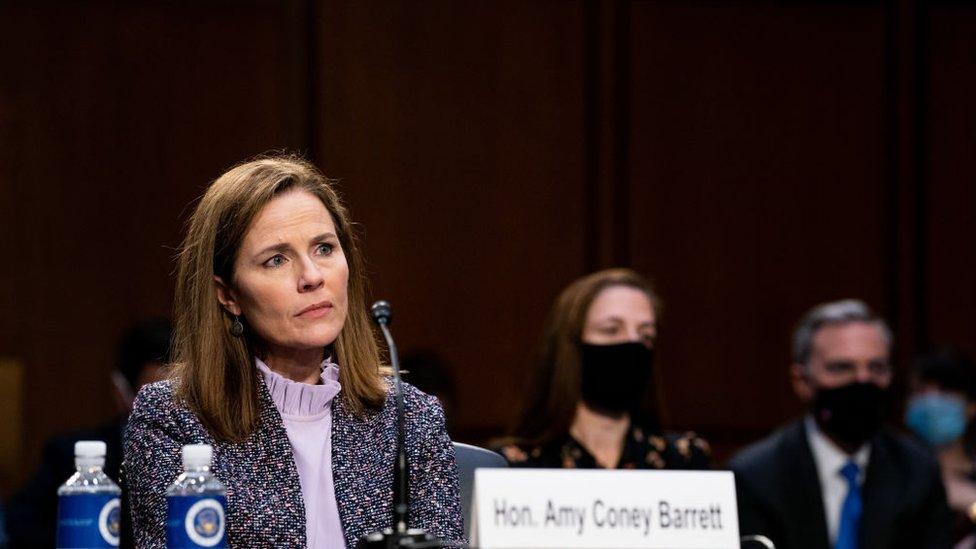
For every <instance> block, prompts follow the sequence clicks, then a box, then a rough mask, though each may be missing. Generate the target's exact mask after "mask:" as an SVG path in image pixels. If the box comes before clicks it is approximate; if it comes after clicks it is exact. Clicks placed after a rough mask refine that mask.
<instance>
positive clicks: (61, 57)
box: [0, 2, 306, 490]
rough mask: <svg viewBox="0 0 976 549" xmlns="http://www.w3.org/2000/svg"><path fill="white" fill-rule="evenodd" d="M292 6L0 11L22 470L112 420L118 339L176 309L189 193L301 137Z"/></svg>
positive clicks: (9, 321) (0, 329)
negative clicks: (48, 446)
mask: <svg viewBox="0 0 976 549" xmlns="http://www.w3.org/2000/svg"><path fill="white" fill-rule="evenodd" d="M295 7H296V4H294V3H292V4H289V3H277V2H248V3H239V4H235V7H234V9H233V10H228V9H227V6H226V5H217V4H205V5H196V4H194V5H192V6H191V5H189V4H174V5H170V4H162V3H157V2H134V3H108V2H97V3H95V2H91V3H70V4H62V3H40V2H39V3H28V4H22V5H12V6H11V5H8V6H4V7H3V8H2V10H0V12H2V13H0V35H2V36H3V38H2V40H3V41H4V47H2V48H0V50H2V51H0V67H2V71H3V74H4V75H5V77H4V78H3V79H2V80H0V143H2V144H3V146H2V147H0V150H2V152H0V155H2V157H0V158H2V162H0V182H2V185H0V208H2V210H0V212H2V214H3V221H2V223H3V225H2V230H0V233H2V234H3V236H2V238H3V244H4V250H5V251H6V253H8V254H11V256H8V261H5V262H4V266H3V267H2V269H0V287H2V288H3V290H0V292H2V293H0V311H2V314H0V354H3V355H5V356H11V357H13V358H16V359H18V360H20V361H21V362H22V363H23V364H24V366H25V371H26V372H27V375H26V386H25V392H26V400H25V406H24V417H25V421H26V424H25V430H24V432H25V433H27V434H28V440H27V448H26V449H27V453H26V456H25V458H26V459H25V464H26V465H27V467H28V468H32V463H33V462H34V460H35V459H36V457H37V456H38V453H39V450H40V445H41V443H42V442H43V441H44V439H45V438H46V437H47V436H49V435H50V434H52V433H53V432H56V431H60V430H63V429H66V428H77V427H79V426H83V425H91V424H93V423H95V422H97V421H99V420H101V419H104V418H107V417H110V416H111V415H112V414H113V413H114V407H113V403H112V400H111V398H110V393H109V382H108V375H107V374H108V372H109V370H110V369H111V368H112V367H113V365H114V360H115V345H116V340H117V338H118V337H119V335H120V334H121V333H122V331H123V330H124V328H125V327H126V326H127V325H128V324H129V323H130V322H132V321H135V320H137V319H140V318H144V317H146V316H151V315H168V314H169V313H170V309H171V304H170V303H171V299H172V277H171V273H172V271H173V261H172V257H173V254H174V251H175V247H176V246H177V244H178V243H179V238H180V232H181V230H180V229H181V223H182V221H183V220H184V219H185V215H186V214H187V213H188V209H187V204H188V203H190V201H191V200H192V199H194V198H195V197H196V196H197V195H198V194H199V193H200V192H201V191H202V189H203V188H204V186H205V185H206V183H207V182H208V180H210V179H212V178H213V177H215V176H216V175H218V174H219V173H220V172H221V171H222V170H223V169H224V168H226V167H228V166H229V165H230V164H232V163H235V162H237V161H239V160H241V159H244V158H247V157H249V156H251V155H254V154H256V153H260V152H262V151H265V150H268V149H272V148H280V147H290V148H298V147H300V146H301V145H302V143H303V140H304V132H305V130H304V124H305V121H304V119H303V112H304V109H305V106H306V101H305V100H304V99H303V97H304V96H305V95H304V94H305V90H306V86H305V83H304V78H305V65H304V64H297V65H296V61H295V60H296V59H297V60H300V59H302V52H300V51H296V43H295V41H294V39H293V38H292V35H294V34H295V33H296V30H297V31H298V32H299V36H301V34H300V33H301V31H302V30H303V29H304V27H303V26H302V25H300V24H296V23H297V22H298V21H299V19H298V18H297V15H299V13H298V12H296V9H295ZM299 7H300V6H299ZM296 27H297V29H296ZM298 45H300V44H298ZM8 245H9V247H7V246H8ZM0 488H2V489H4V490H7V489H9V488H10V487H9V486H4V487H0Z"/></svg>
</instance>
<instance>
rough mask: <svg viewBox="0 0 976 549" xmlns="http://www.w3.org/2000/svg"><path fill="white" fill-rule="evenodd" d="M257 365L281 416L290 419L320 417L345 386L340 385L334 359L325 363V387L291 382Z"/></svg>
mask: <svg viewBox="0 0 976 549" xmlns="http://www.w3.org/2000/svg"><path fill="white" fill-rule="evenodd" d="M254 364H255V366H257V368H258V370H260V371H261V374H262V375H263V377H264V383H265V385H267V386H268V392H269V393H271V400H272V401H273V402H274V404H275V407H276V408H278V412H279V413H281V414H282V415H289V416H317V415H319V414H321V413H323V412H325V411H326V410H328V409H329V406H330V405H331V403H332V399H333V398H335V396H336V395H337V394H339V391H340V390H341V389H342V386H341V385H339V368H338V366H336V364H335V363H334V362H332V359H331V358H326V359H325V360H323V361H322V374H321V379H322V383H321V384H320V385H311V384H308V383H302V382H299V381H292V380H290V379H288V378H286V377H284V376H283V375H281V374H279V373H278V372H275V371H273V370H271V368H269V367H268V365H267V364H265V363H264V361H262V360H261V359H260V358H257V357H255V358H254Z"/></svg>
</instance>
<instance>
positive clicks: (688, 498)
mask: <svg viewBox="0 0 976 549" xmlns="http://www.w3.org/2000/svg"><path fill="white" fill-rule="evenodd" d="M471 524H472V530H471V541H472V545H473V546H476V547H494V548H521V549H530V548H541V547H592V548H597V547H613V548H625V547H645V548H660V549H665V548H666V549H682V548H687V549H703V548H709V549H724V548H729V549H739V517H738V512H737V510H736V502H735V479H734V477H733V475H732V473H731V472H728V471H628V470H615V471H612V470H592V469H586V470H583V469H478V470H477V471H475V488H474V498H473V505H472V509H471Z"/></svg>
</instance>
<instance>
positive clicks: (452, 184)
mask: <svg viewBox="0 0 976 549" xmlns="http://www.w3.org/2000/svg"><path fill="white" fill-rule="evenodd" d="M317 28H318V35H319V41H318V43H319V44H320V49H319V51H318V55H319V60H320V61H319V63H318V66H319V67H320V68H321V73H320V74H321V79H320V81H319V82H320V88H319V95H318V98H319V105H320V108H321V110H322V111H321V118H320V119H319V120H318V127H319V128H320V131H321V134H320V135H319V136H318V137H317V139H316V140H317V141H318V142H320V143H321V147H320V148H319V149H318V152H319V157H320V159H321V161H322V162H321V163H322V164H323V166H324V167H325V170H326V171H327V172H328V173H329V174H330V175H332V176H334V177H340V178H342V179H343V185H342V187H343V190H344V193H345V196H346V197H347V199H348V201H349V203H350V204H351V206H352V210H353V215H354V217H355V218H356V219H357V220H358V221H359V222H360V223H362V225H363V227H364V229H365V248H366V252H367V254H368V258H369V261H370V264H371V269H370V271H371V279H372V284H373V288H374V290H375V295H376V296H377V297H383V298H387V299H389V300H390V301H391V302H392V303H393V305H394V309H395V315H396V320H395V321H394V331H395V333H396V335H397V338H398V342H399V344H400V346H401V353H408V352H410V351H411V350H416V349H418V348H433V349H435V350H436V351H437V352H438V353H439V354H440V355H442V356H443V357H444V358H445V359H446V360H447V361H448V362H449V363H450V364H451V365H452V370H453V373H454V375H455V377H456V381H457V384H458V390H459V395H458V396H459V398H460V402H461V406H460V407H459V409H458V410H457V417H456V418H455V419H456V423H457V425H458V426H459V429H460V430H459V434H460V436H462V438H464V437H475V438H477V437H478V436H479V435H497V434H499V433H500V432H501V431H500V429H502V428H503V426H504V425H505V424H507V423H508V422H509V421H510V419H511V418H512V417H513V414H514V408H515V406H517V403H518V400H519V398H520V395H519V392H518V388H520V387H522V386H523V381H524V379H525V374H524V367H525V358H526V356H527V355H528V353H529V350H530V348H531V347H532V345H533V344H534V342H535V340H536V338H537V334H538V332H539V330H540V328H541V322H542V318H543V316H544V314H545V311H546V309H547V308H548V307H549V304H550V302H551V300H552V299H553V297H554V296H555V293H556V292H557V291H558V289H559V288H560V287H561V286H562V285H564V284H566V283H567V282H568V281H569V280H571V279H572V278H574V277H575V276H578V275H580V274H582V272H583V257H584V250H583V238H584V233H585V230H586V228H585V225H586V223H587V220H586V219H585V218H584V208H583V200H582V197H583V192H584V182H583V157H584V138H583V130H582V123H583V77H582V70H583V61H582V55H583V40H582V30H583V22H582V10H581V6H580V4H578V3H573V2H533V3H525V2H514V1H513V2H491V3H479V2H425V3H421V4H416V3H409V2H398V3H391V4H385V5H384V6H382V7H377V6H376V5H370V6H361V5H358V4H355V3H330V4H328V5H327V7H326V8H324V9H323V10H322V12H321V13H320V14H318V24H317Z"/></svg>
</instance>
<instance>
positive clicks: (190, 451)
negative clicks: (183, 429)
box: [183, 444, 213, 469]
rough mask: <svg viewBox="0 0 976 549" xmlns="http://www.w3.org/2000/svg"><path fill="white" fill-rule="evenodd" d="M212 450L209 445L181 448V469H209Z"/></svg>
mask: <svg viewBox="0 0 976 549" xmlns="http://www.w3.org/2000/svg"><path fill="white" fill-rule="evenodd" d="M211 457H213V448H211V447H210V445H209V444H187V445H186V446H184V447H183V467H184V468H186V469H189V468H191V467H209V466H210V459H211Z"/></svg>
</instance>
